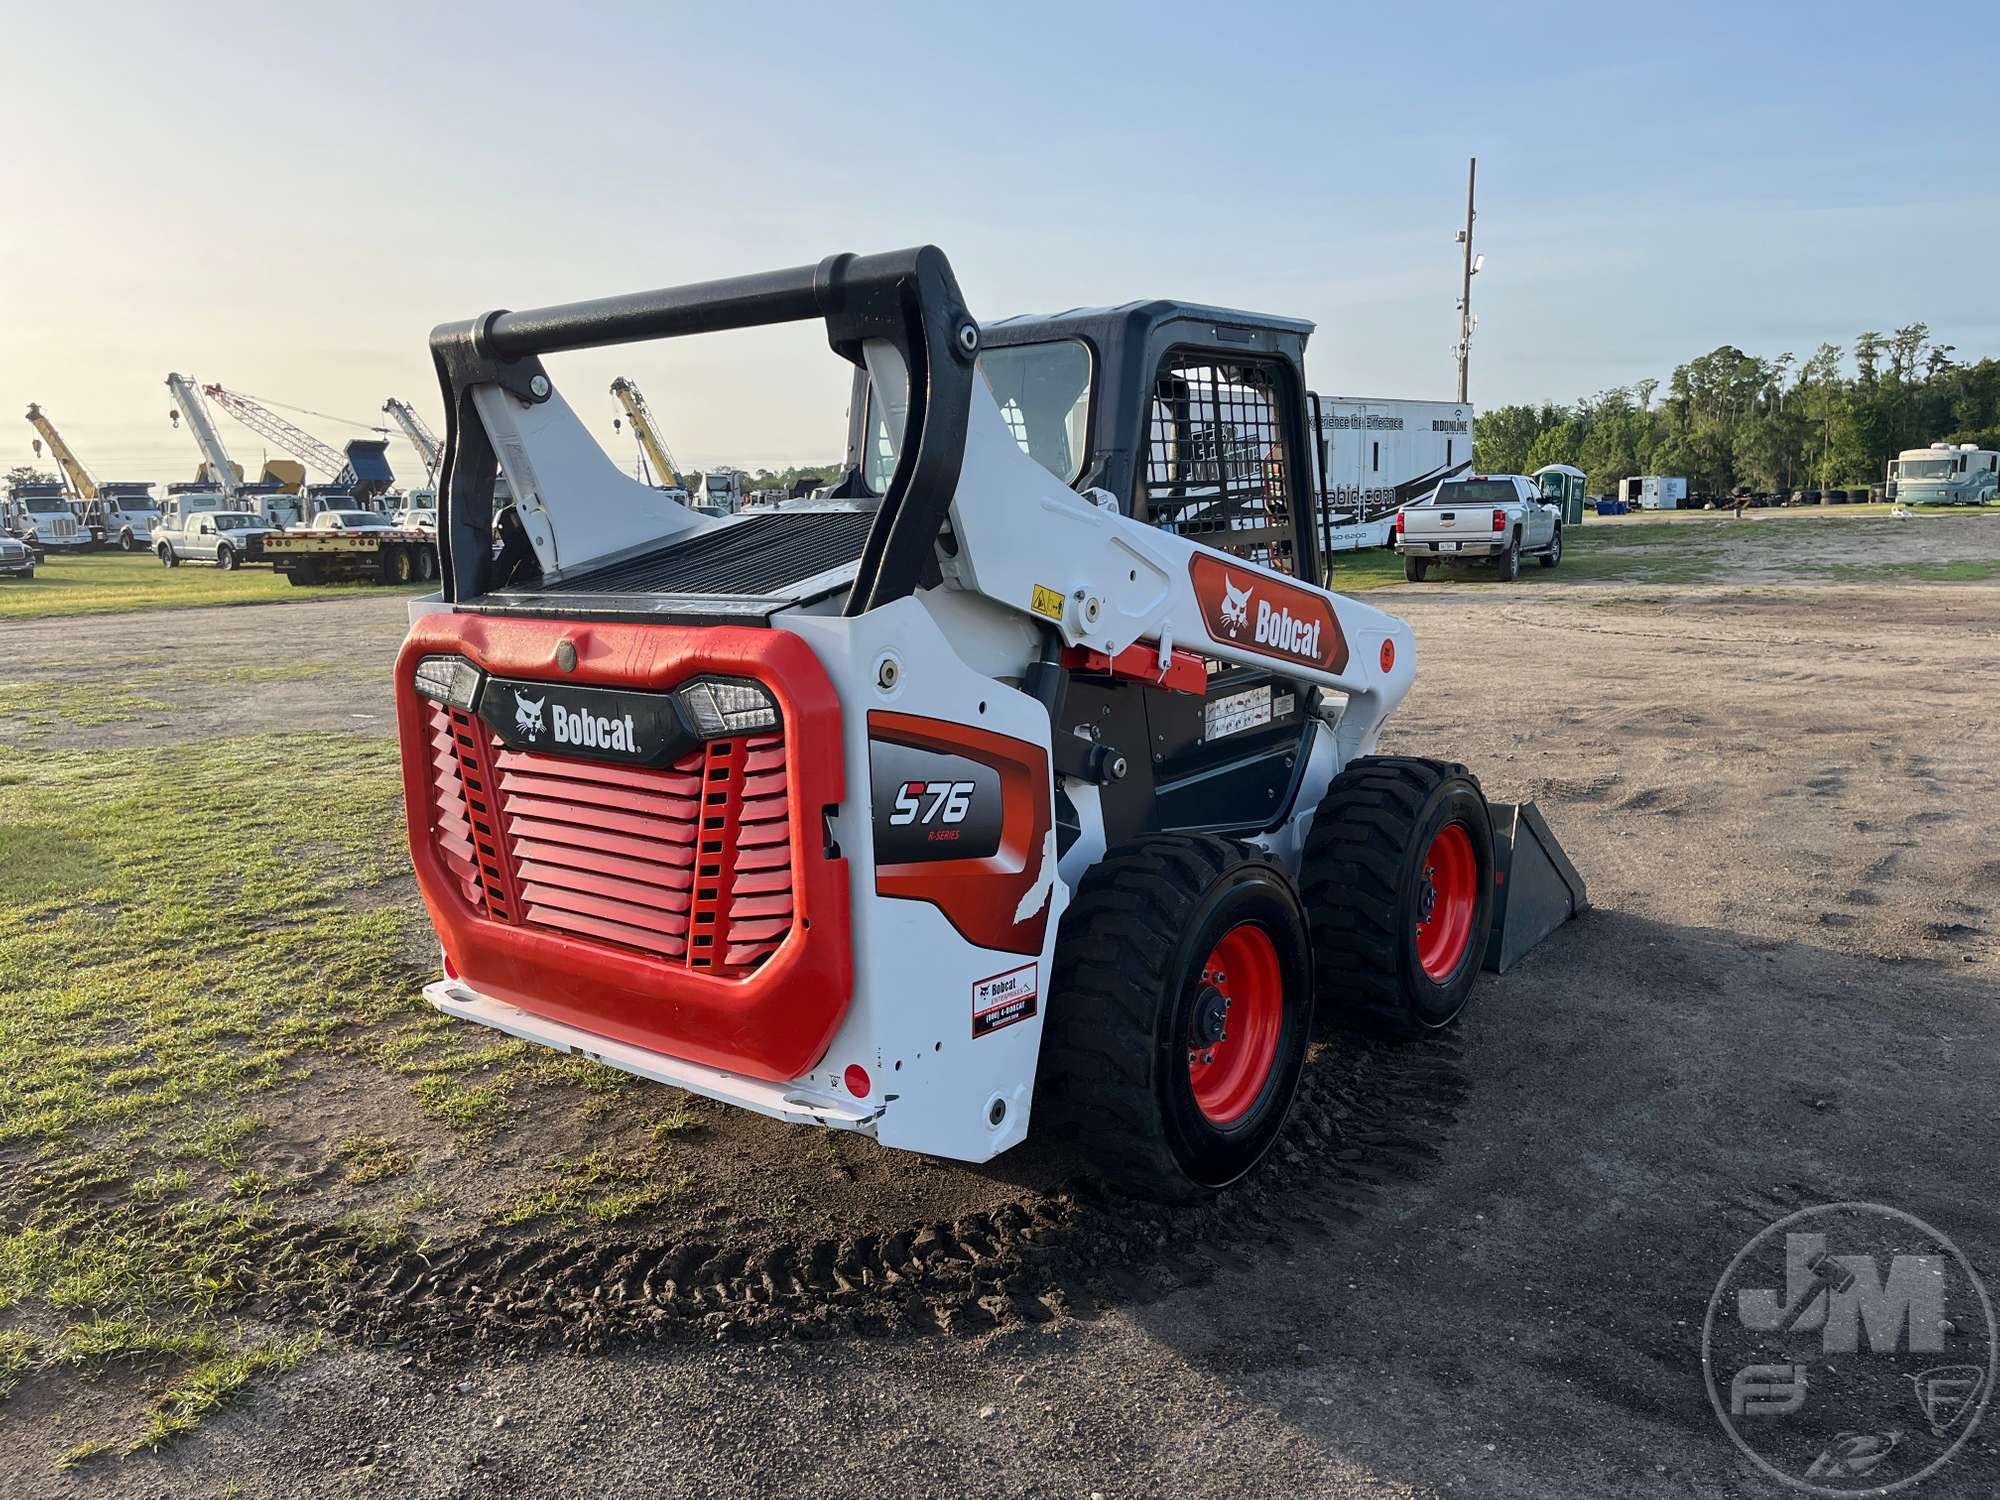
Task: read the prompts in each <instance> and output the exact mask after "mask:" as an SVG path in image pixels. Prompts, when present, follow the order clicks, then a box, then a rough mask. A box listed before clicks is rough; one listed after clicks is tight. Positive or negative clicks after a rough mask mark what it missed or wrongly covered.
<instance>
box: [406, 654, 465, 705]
mask: <svg viewBox="0 0 2000 1500" xmlns="http://www.w3.org/2000/svg"><path fill="white" fill-rule="evenodd" d="M479 683H480V676H479V668H477V667H475V666H474V665H473V664H472V663H471V662H469V661H467V660H466V659H465V658H464V657H462V656H426V657H425V658H424V659H423V660H422V661H420V662H418V663H417V671H416V689H417V691H418V692H420V693H422V694H423V695H424V696H425V697H426V698H428V699H430V700H431V701H432V702H433V703H443V704H445V705H447V706H448V707H451V708H457V709H463V710H464V711H465V712H466V713H471V712H472V708H473V705H474V704H475V703H477V702H478V701H479Z"/></svg>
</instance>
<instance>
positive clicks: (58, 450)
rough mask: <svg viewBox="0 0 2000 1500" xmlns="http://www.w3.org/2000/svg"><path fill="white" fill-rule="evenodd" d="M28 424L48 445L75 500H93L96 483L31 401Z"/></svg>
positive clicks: (39, 408) (95, 495)
mask: <svg viewBox="0 0 2000 1500" xmlns="http://www.w3.org/2000/svg"><path fill="white" fill-rule="evenodd" d="M28 424H29V425H30V426H31V427H33V428H34V429H35V431H37V432H39V433H40V434H41V435H42V441H43V442H45V443H47V444H48V445H49V452H50V453H51V454H53V455H54V456H55V461H56V462H57V463H58V464H60V465H62V471H63V474H64V476H65V478H66V479H67V480H68V481H69V487H70V489H71V491H72V492H73V493H74V494H75V496H76V498H77V499H79V500H95V499H96V498H97V481H96V480H95V479H92V478H91V477H90V470H88V469H86V468H85V467H84V466H83V460H82V459H80V458H78V457H77V456H76V454H75V453H73V452H71V451H70V446H69V444H68V443H65V442H64V441H63V439H62V434H61V433H60V432H57V431H56V424H55V423H53V422H51V421H50V420H49V419H48V418H47V417H45V416H43V415H42V409H41V407H39V406H37V405H36V404H35V403H34V402H32V401H30V402H29V403H28Z"/></svg>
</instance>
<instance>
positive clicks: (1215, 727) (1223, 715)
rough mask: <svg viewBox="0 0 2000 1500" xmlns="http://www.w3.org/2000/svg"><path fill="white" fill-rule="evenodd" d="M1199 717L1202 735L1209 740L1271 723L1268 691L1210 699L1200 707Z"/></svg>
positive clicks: (1255, 689)
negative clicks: (1201, 724)
mask: <svg viewBox="0 0 2000 1500" xmlns="http://www.w3.org/2000/svg"><path fill="white" fill-rule="evenodd" d="M1288 706H1289V705H1288ZM1203 715H1204V718H1205V720H1206V722H1205V724H1204V725H1203V733H1204V734H1205V736H1206V737H1207V738H1209V739H1211V740H1219V739H1221V738H1222V737H1223V736H1224V735H1227V734H1241V733H1242V732H1243V731H1244V730H1246V729H1255V728H1256V727H1257V726H1258V725H1259V724H1268V723H1270V722H1271V689H1270V687H1269V686H1268V685H1266V686H1264V687H1257V688H1251V689H1249V690H1248V691H1246V692H1241V693H1230V694H1229V695H1227V696H1226V697H1222V698H1211V699H1209V700H1208V702H1207V704H1206V705H1204V709H1203Z"/></svg>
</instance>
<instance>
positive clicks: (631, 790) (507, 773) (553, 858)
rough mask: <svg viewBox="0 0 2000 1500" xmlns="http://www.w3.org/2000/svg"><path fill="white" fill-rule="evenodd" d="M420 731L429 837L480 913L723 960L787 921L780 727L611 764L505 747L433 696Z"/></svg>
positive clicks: (787, 843)
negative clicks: (651, 761) (663, 756)
mask: <svg viewBox="0 0 2000 1500" xmlns="http://www.w3.org/2000/svg"><path fill="white" fill-rule="evenodd" d="M431 743H432V747H433V762H432V765H433V772H434V774H433V777H432V791H433V797H432V805H431V837H432V840H433V842H434V843H435V845H436V847H437V850H438V853H439V855H440V857H441V858H442V859H443V861H444V863H445V866H446V868H447V869H448V870H450V871H451V874H452V876H453V878H454V879H455V880H457V882H458V884H459V887H460V889H461V891H462V892H463V893H464V895H465V898H466V900H468V901H469V902H471V903H472V904H473V905H474V906H475V907H476V908H478V909H480V910H481V911H483V912H484V913H485V914H486V915H488V916H491V917H493V918H495V919H497V920H499V921H503V922H510V923H516V924H521V925H526V926H531V927H544V928H550V929H554V930H556V931H559V932H565V933H568V934H570V935H572V936H574V937H577V938H581V939H585V940H588V941H593V942H600V943H610V944H615V945H617V946H619V947H623V948H631V949H637V950H639V951H640V952H644V953H649V954H652V955H653V956H655V957H657V958H662V959H667V960H671V961H674V962H677V963H684V964H686V965H687V966H688V967H690V968H696V969H703V970H708V971H712V972H715V973H717V974H724V975H729V974H742V973H747V972H749V971H750V970H752V969H755V968H756V967H757V966H758V965H760V964H762V963H763V962H764V961H765V960H766V959H768V958H769V957H770V956H771V955H772V954H773V953H774V952H776V951H777V949H778V946H779V945H780V944H781V943H782V942H783V941H784V940H785V937H786V935H787V934H789V933H790V932H791V930H792V924H793V918H794V907H793V893H792V857H791V817H790V814H791V808H790V798H789V793H788V781H787V777H786V771H785V743H784V738H783V736H782V735H780V734H765V735H753V736H748V737H745V738H739V739H731V740H712V741H710V742H709V743H708V744H707V745H706V746H705V747H704V748H703V749H701V750H698V751H696V752H694V753H693V754H691V755H688V756H686V757H684V758H682V759H681V760H679V761H676V762H675V763H674V764H673V765H672V766H668V767H641V766H621V765H610V764H606V763H602V762H597V761H589V760H577V759H571V758H569V757H566V756H557V755H541V754H537V753H535V752H533V751H524V750H511V749H509V748H507V747H506V746H505V745H504V744H503V743H502V742H501V741H500V740H498V739H497V738H495V737H494V736H493V734H492V733H491V731H490V730H488V729H487V728H486V727H485V726H484V725H483V724H481V723H480V722H479V721H478V720H477V719H474V718H472V717H471V716H470V715H467V714H464V713H460V712H457V711H455V710H446V709H443V708H438V707H433V709H432V711H431Z"/></svg>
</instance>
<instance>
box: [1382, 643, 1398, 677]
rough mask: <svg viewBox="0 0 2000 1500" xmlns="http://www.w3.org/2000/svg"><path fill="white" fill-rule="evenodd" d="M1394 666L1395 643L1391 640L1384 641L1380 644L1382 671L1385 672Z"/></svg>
mask: <svg viewBox="0 0 2000 1500" xmlns="http://www.w3.org/2000/svg"><path fill="white" fill-rule="evenodd" d="M1395 665H1396V643H1395V642H1394V641H1391V640H1384V641H1383V642H1382V670H1383V671H1385V672H1386V671H1388V670H1389V669H1390V668H1391V667H1393V666H1395Z"/></svg>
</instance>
